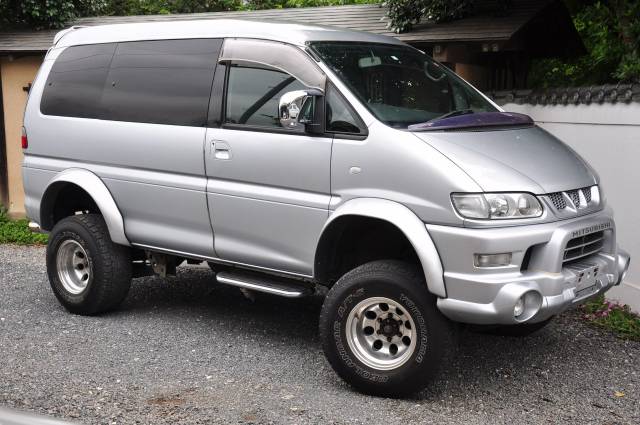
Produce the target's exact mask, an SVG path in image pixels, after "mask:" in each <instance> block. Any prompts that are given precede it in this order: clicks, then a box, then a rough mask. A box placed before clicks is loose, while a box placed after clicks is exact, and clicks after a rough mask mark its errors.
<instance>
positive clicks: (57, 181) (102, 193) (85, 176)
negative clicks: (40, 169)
mask: <svg viewBox="0 0 640 425" xmlns="http://www.w3.org/2000/svg"><path fill="white" fill-rule="evenodd" d="M64 183H71V184H75V185H76V186H79V187H80V188H82V189H83V190H84V191H85V192H87V193H88V194H89V196H91V198H92V199H93V200H94V202H95V203H96V205H97V206H98V208H99V209H100V212H101V213H102V216H103V217H104V221H105V222H106V223H107V228H108V229H109V236H110V237H111V240H112V241H113V242H114V243H117V244H120V245H127V246H129V245H130V243H129V240H128V239H127V237H126V235H125V232H124V219H123V218H122V214H120V210H119V209H118V206H117V205H116V202H115V201H114V200H113V196H111V192H109V189H107V186H106V185H105V184H104V182H103V181H102V180H100V177H98V176H97V175H95V174H94V173H92V172H91V171H88V170H85V169H82V168H69V169H67V170H64V171H62V172H60V173H59V174H57V175H56V176H55V177H54V178H53V179H51V181H50V182H49V184H48V185H47V189H46V190H45V192H44V194H43V195H42V202H41V204H40V220H41V221H42V222H41V223H40V225H41V226H42V228H43V229H46V230H51V228H52V227H53V223H51V222H50V219H49V218H48V217H50V214H48V213H47V211H48V210H49V209H50V208H51V207H52V205H51V204H52V202H53V201H55V199H56V197H57V193H58V191H59V190H60V189H61V188H62V187H64Z"/></svg>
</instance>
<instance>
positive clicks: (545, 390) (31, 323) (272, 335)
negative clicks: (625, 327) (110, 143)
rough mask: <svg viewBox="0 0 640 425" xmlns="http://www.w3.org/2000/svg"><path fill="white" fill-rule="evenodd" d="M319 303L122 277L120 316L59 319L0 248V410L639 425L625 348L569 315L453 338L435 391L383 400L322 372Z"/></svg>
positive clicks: (194, 272) (185, 281) (10, 252)
mask: <svg viewBox="0 0 640 425" xmlns="http://www.w3.org/2000/svg"><path fill="white" fill-rule="evenodd" d="M321 303H322V300H321V299H320V298H319V297H316V298H312V299H306V300H295V301H291V300H286V299H279V298H274V297H269V296H261V297H258V299H257V300H256V301H255V302H253V303H252V302H250V301H248V300H246V299H245V298H244V297H243V296H242V295H241V294H240V293H239V291H238V290H237V289H235V288H231V287H224V286H218V285H216V284H214V283H213V275H212V273H211V272H210V271H209V270H208V269H207V268H203V267H181V268H179V272H178V276H177V278H172V279H169V280H167V281H164V280H161V279H158V278H144V279H137V280H135V281H134V284H133V287H132V290H131V292H130V294H129V297H128V299H127V300H126V302H125V304H124V305H123V306H122V309H121V310H120V311H117V312H114V313H111V314H108V315H104V316H100V317H80V316H73V315H71V314H68V313H67V312H66V311H64V310H63V309H62V307H61V306H60V305H59V304H58V303H57V301H56V300H55V298H54V296H53V294H52V293H51V291H50V289H49V286H48V282H47V279H46V272H45V265H44V249H43V248H21V247H12V246H0V406H3V407H7V408H16V409H21V410H23V411H29V412H34V413H38V414H47V415H51V416H55V417H58V418H64V419H67V420H71V421H74V422H78V423H86V424H94V423H95V424H111V423H117V424H121V423H122V424H124V423H126V424H132V423H141V424H208V423H276V424H277V423H290V424H307V423H313V424H327V423H336V424H342V423H358V424H377V423H384V424H387V425H389V424H408V423H437V424H447V423H451V424H462V423H464V424H497V423H498V424H499V423H510V424H522V423H536V424H537V423H576V424H586V423H593V424H637V423H640V372H639V371H638V370H639V369H640V343H633V342H624V341H621V340H618V339H615V338H614V337H612V336H610V335H609V334H608V333H606V332H603V331H599V330H596V329H593V328H591V327H589V326H587V325H586V324H584V323H582V322H581V321H580V319H579V318H578V316H577V314H576V313H569V314H565V315H563V316H562V317H560V318H558V319H557V320H556V321H554V322H553V323H552V324H551V325H550V326H549V327H548V328H546V329H544V330H543V331H542V332H540V333H538V334H536V335H533V336H531V337H529V338H524V339H518V338H506V337H498V336H490V335H483V334H476V333H472V332H465V333H464V334H463V335H462V338H461V343H460V348H459V351H458V353H457V355H456V357H455V359H453V362H452V365H451V367H450V369H449V370H448V372H447V373H446V374H445V375H444V376H443V377H442V378H441V379H440V380H438V381H437V382H434V383H433V385H432V386H431V388H430V389H428V390H427V391H425V392H423V393H422V394H419V395H418V396H416V397H413V398H411V399H405V400H392V399H380V398H373V397H367V396H363V395H360V394H358V393H355V392H354V391H352V390H351V389H350V388H349V387H348V386H346V385H345V384H344V383H343V382H342V381H341V380H340V379H339V378H338V377H337V376H336V375H335V374H334V373H333V371H332V370H331V368H330V366H329V365H328V363H327V362H326V361H325V359H324V356H323V354H322V351H321V349H320V344H319V341H318V333H317V318H318V312H319V309H320V306H321Z"/></svg>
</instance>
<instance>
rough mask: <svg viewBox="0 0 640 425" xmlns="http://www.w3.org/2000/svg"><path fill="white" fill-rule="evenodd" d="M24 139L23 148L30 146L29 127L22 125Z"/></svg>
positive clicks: (22, 139) (22, 138)
mask: <svg viewBox="0 0 640 425" xmlns="http://www.w3.org/2000/svg"><path fill="white" fill-rule="evenodd" d="M20 139H21V141H22V149H27V148H28V147H29V139H27V129H25V128H24V127H22V137H21V138H20Z"/></svg>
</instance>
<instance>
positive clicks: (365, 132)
mask: <svg viewBox="0 0 640 425" xmlns="http://www.w3.org/2000/svg"><path fill="white" fill-rule="evenodd" d="M330 90H331V91H333V93H334V94H335V95H337V96H339V97H340V99H342V101H343V102H344V104H345V105H347V109H348V110H349V112H350V113H351V116H352V117H353V119H355V121H356V125H357V127H358V128H359V129H360V133H357V134H356V133H347V132H343V131H329V130H327V129H326V126H327V123H326V122H325V123H324V124H323V125H324V126H325V133H327V134H332V135H333V136H334V137H335V138H336V139H346V140H365V139H366V138H367V137H368V136H369V128H368V127H367V125H366V124H365V123H364V120H363V119H362V118H361V117H360V114H358V111H356V110H355V108H354V107H353V105H352V104H351V102H349V101H348V100H347V98H346V97H344V95H343V94H342V93H340V90H338V88H337V87H336V86H335V84H333V83H331V82H330V81H329V80H327V86H326V87H325V95H324V96H323V97H324V103H325V110H326V108H327V106H326V105H327V93H328V92H329V91H330ZM325 121H326V117H325Z"/></svg>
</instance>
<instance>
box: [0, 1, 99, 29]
mask: <svg viewBox="0 0 640 425" xmlns="http://www.w3.org/2000/svg"><path fill="white" fill-rule="evenodd" d="M105 2H106V0H0V28H5V27H10V28H14V27H16V28H20V27H28V28H34V29H43V28H61V27H63V26H64V25H65V24H67V23H68V22H69V21H71V20H73V19H74V18H76V17H77V16H86V15H94V14H98V13H99V12H100V11H101V10H102V8H103V7H104V6H105Z"/></svg>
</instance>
